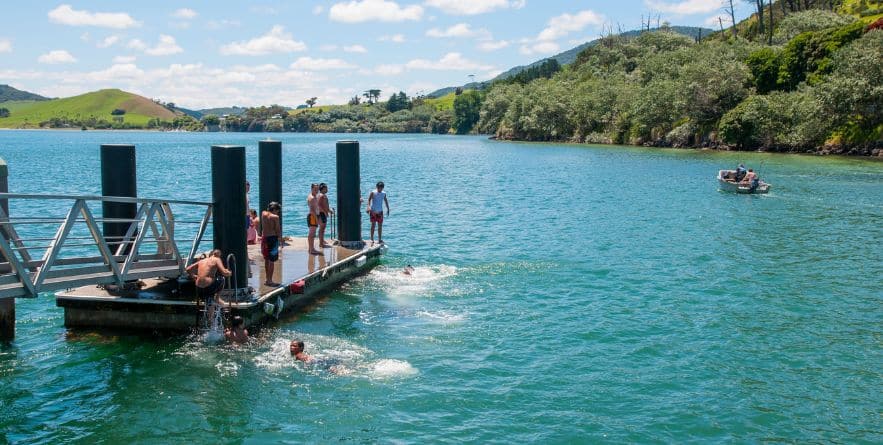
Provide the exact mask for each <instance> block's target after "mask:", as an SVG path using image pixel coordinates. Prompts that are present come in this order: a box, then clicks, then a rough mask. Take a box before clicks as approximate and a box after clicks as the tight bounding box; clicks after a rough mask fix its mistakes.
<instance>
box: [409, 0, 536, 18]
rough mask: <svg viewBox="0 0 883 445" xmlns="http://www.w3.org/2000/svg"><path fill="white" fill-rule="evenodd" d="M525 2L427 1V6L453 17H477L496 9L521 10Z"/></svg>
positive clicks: (503, 0) (498, 0)
mask: <svg viewBox="0 0 883 445" xmlns="http://www.w3.org/2000/svg"><path fill="white" fill-rule="evenodd" d="M524 4H525V1H524V0H426V5H427V6H432V7H434V8H438V9H441V10H442V11H444V12H445V13H447V14H451V15H475V14H483V13H485V12H491V11H493V10H495V9H503V8H512V9H520V8H523V7H524Z"/></svg>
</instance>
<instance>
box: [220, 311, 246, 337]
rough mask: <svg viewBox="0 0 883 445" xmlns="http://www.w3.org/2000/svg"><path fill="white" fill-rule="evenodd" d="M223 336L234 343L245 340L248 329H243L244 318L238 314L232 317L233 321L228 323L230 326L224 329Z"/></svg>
mask: <svg viewBox="0 0 883 445" xmlns="http://www.w3.org/2000/svg"><path fill="white" fill-rule="evenodd" d="M224 336H225V337H227V340H230V341H232V342H234V343H245V342H247V341H248V329H245V320H243V319H242V317H240V316H238V315H237V316H235V317H233V322H232V323H231V324H230V328H229V329H227V330H226V331H224Z"/></svg>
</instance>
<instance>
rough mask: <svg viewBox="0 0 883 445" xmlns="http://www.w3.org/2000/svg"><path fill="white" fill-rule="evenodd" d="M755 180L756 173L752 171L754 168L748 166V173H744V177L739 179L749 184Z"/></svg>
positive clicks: (742, 182)
mask: <svg viewBox="0 0 883 445" xmlns="http://www.w3.org/2000/svg"><path fill="white" fill-rule="evenodd" d="M755 180H757V173H754V169H751V168H749V169H748V173H746V174H745V177H744V178H742V181H740V183H741V184H746V185H751V183H752V181H755Z"/></svg>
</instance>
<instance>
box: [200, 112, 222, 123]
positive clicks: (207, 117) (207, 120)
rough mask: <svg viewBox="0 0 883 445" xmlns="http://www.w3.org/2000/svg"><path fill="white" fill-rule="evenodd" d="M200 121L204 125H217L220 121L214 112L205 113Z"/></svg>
mask: <svg viewBox="0 0 883 445" xmlns="http://www.w3.org/2000/svg"><path fill="white" fill-rule="evenodd" d="M202 123H203V124H205V125H219V124H220V123H221V118H220V117H218V116H215V115H214V114H206V115H205V116H203V117H202Z"/></svg>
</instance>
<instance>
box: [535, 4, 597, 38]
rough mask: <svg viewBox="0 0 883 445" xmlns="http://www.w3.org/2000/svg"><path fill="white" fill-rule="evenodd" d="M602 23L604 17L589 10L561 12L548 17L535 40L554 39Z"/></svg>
mask: <svg viewBox="0 0 883 445" xmlns="http://www.w3.org/2000/svg"><path fill="white" fill-rule="evenodd" d="M602 23H604V17H603V16H601V15H600V14H597V13H595V12H594V11H591V10H588V9H587V10H584V11H580V12H577V13H576V14H561V15H559V16H556V17H552V18H551V19H549V22H548V26H547V27H546V28H545V29H543V30H542V31H541V32H540V34H539V35H538V36H537V40H555V39H558V38H561V37H564V36H566V35H567V34H569V33H571V32H575V31H582V30H583V28H585V27H586V26H589V25H600V24H602Z"/></svg>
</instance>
